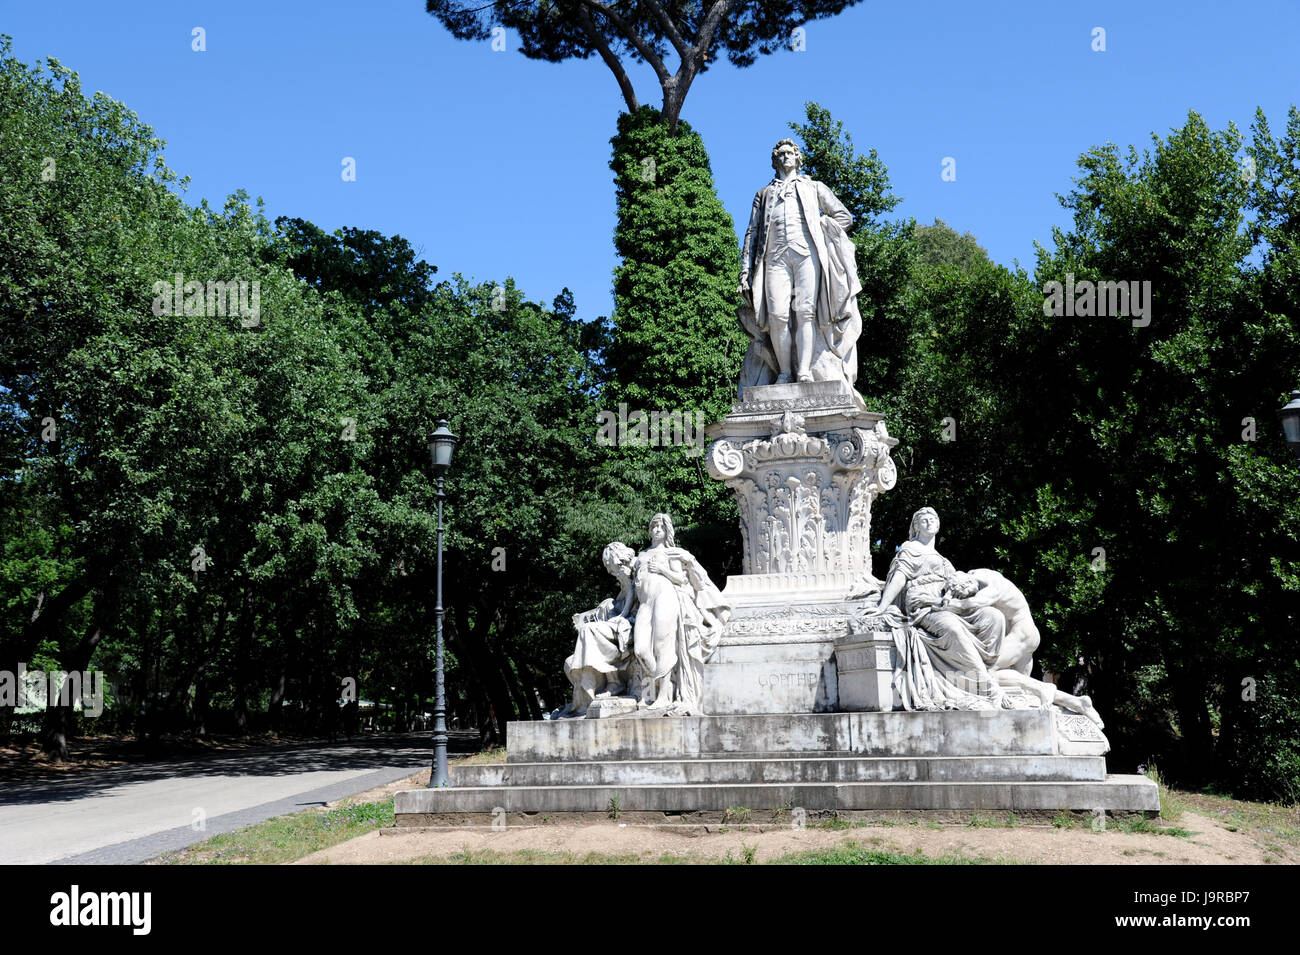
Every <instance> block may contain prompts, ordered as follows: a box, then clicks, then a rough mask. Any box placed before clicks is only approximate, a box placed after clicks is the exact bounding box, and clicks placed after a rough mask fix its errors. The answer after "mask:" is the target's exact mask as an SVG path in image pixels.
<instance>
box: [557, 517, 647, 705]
mask: <svg viewBox="0 0 1300 955" xmlns="http://www.w3.org/2000/svg"><path fill="white" fill-rule="evenodd" d="M634 559H635V555H634V554H633V552H632V548H630V547H628V546H627V545H626V544H623V543H621V542H619V541H615V542H614V543H612V544H610V545H609V546H607V547H606V548H605V550H604V551H603V552H602V554H601V562H602V563H603V564H604V565H605V570H607V571H609V573H610V574H611V575H612V576H613V577H614V579H616V580H617V581H618V585H619V590H618V597H616V598H612V599H611V598H606V599H605V600H603V601H601V603H600V606H599V607H596V608H595V609H594V610H588V611H585V612H584V613H577V614H574V615H573V628H574V630H576V631H577V635H578V640H577V644H576V646H575V647H574V650H573V655H572V656H570V657H569V658H568V659H567V660H565V661H564V674H565V676H567V677H568V678H569V682H570V683H572V684H573V699H572V700H571V701H570V703H569V705H568V706H566V707H564V708H563V709H561V710H559V711H558V712H556V714H555V715H556V717H566V716H583V715H584V714H586V712H587V708H588V707H589V706H591V704H592V702H593V701H595V700H598V699H604V698H606V697H611V696H623V695H628V696H633V695H635V694H636V691H637V690H638V689H639V687H638V686H636V682H637V681H636V676H635V673H634V670H635V658H634V656H633V654H632V628H633V625H634V622H635V620H636V593H635V590H634V588H633V586H632V562H633V560H634Z"/></svg>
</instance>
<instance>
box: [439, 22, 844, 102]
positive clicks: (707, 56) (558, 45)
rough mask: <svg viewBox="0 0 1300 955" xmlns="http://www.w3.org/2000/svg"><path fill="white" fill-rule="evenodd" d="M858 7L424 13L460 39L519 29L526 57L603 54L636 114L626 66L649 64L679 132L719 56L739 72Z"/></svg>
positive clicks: (561, 58) (555, 58)
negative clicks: (694, 92)
mask: <svg viewBox="0 0 1300 955" xmlns="http://www.w3.org/2000/svg"><path fill="white" fill-rule="evenodd" d="M855 2H856V0H804V2H801V3H793V2H789V0H782V2H771V0H765V2H761V3H760V2H757V0H713V2H711V3H708V4H701V3H680V2H675V0H637V2H627V0H612V2H609V3H601V2H598V0H574V2H571V3H551V2H540V3H518V2H509V0H497V2H495V3H487V4H482V3H465V2H462V0H427V3H426V6H425V9H426V10H427V11H428V12H429V13H431V14H433V15H434V16H435V17H437V19H438V21H439V22H440V23H441V24H442V25H443V26H444V27H446V28H447V29H448V30H449V31H450V32H451V34H452V36H454V37H456V38H458V39H461V40H480V41H482V40H487V39H489V38H492V37H493V30H494V29H499V28H500V27H503V26H505V27H509V28H511V29H512V30H517V31H518V32H519V38H520V52H521V53H523V54H524V56H526V57H529V58H531V59H538V60H547V61H549V62H552V63H560V62H563V61H564V60H567V59H579V60H585V59H587V58H589V57H591V56H593V55H595V56H599V57H600V58H601V60H602V61H603V62H604V63H605V65H606V66H607V67H609V69H610V72H612V73H613V74H614V78H615V79H616V80H617V81H618V86H619V90H620V91H621V92H622V94H623V100H624V102H626V103H627V108H628V112H630V113H635V112H636V111H637V110H638V109H640V107H641V103H640V101H639V100H638V99H637V96H636V90H635V87H634V86H633V83H632V78H631V77H630V76H629V75H628V72H627V67H626V66H625V61H627V60H630V61H631V62H633V63H647V64H649V66H650V68H651V69H652V70H654V74H655V79H656V80H657V81H658V83H659V86H660V89H661V91H662V94H663V107H662V113H663V117H664V121H665V122H666V123H667V124H668V126H669V127H670V128H676V126H677V120H678V117H679V116H680V115H681V111H682V104H683V103H684V102H685V100H686V93H687V92H688V91H689V90H690V88H691V84H692V83H693V82H695V77H696V76H698V75H699V74H700V73H703V72H704V71H705V70H707V69H708V67H709V63H710V62H711V61H716V60H717V59H718V57H719V55H720V54H722V53H725V54H726V56H727V59H728V60H730V61H731V64H732V65H733V66H740V67H745V66H750V65H752V64H753V63H754V61H755V60H756V59H757V58H758V57H759V56H760V55H767V54H769V53H774V52H775V51H776V50H778V49H780V48H782V47H784V48H787V49H789V48H791V47H793V46H795V45H796V36H797V34H796V30H797V29H799V28H800V27H802V26H803V25H804V24H805V23H810V22H812V21H814V20H820V19H822V18H823V17H830V16H834V15H835V14H837V13H839V12H840V11H841V10H843V9H844V8H845V7H848V6H852V5H853V4H854V3H855ZM670 46H671V47H672V52H671V53H670V52H669V47H670ZM673 56H675V57H676V58H677V68H676V70H671V69H670V66H671V60H672V57H673Z"/></svg>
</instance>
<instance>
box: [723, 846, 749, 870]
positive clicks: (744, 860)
mask: <svg viewBox="0 0 1300 955" xmlns="http://www.w3.org/2000/svg"><path fill="white" fill-rule="evenodd" d="M722 861H723V863H724V864H725V865H755V864H757V862H758V846H747V845H745V844H744V843H743V842H742V843H741V844H740V855H739V856H733V855H732V854H731V850H730V849H728V850H727V854H726V855H725V856H723V857H722Z"/></svg>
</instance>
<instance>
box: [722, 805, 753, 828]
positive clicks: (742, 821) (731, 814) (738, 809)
mask: <svg viewBox="0 0 1300 955" xmlns="http://www.w3.org/2000/svg"><path fill="white" fill-rule="evenodd" d="M750 815H751V813H750V811H749V807H748V806H728V807H727V811H726V812H724V813H723V814H722V821H723V822H732V823H735V824H736V825H738V826H743V825H746V824H747V823H748V822H749V817H750Z"/></svg>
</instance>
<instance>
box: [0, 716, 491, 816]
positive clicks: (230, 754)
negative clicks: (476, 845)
mask: <svg viewBox="0 0 1300 955" xmlns="http://www.w3.org/2000/svg"><path fill="white" fill-rule="evenodd" d="M448 736H449V737H450V739H449V744H448V748H449V749H450V750H451V751H452V752H457V751H460V752H464V751H468V750H473V749H477V746H478V734H477V733H474V732H452V733H449V734H448ZM432 754H433V742H432V740H431V738H430V734H429V733H427V732H422V733H409V734H397V733H383V734H378V735H374V736H367V737H365V738H357V739H353V740H351V741H349V742H344V741H340V742H335V743H329V742H314V743H290V744H280V745H276V746H270V747H265V748H255V749H242V750H234V751H225V752H216V753H211V754H208V755H204V756H199V757H195V758H190V759H181V760H168V761H166V762H153V763H133V764H130V765H125V766H112V767H108V768H105V769H81V770H77V771H73V772H68V773H63V774H60V775H59V776H54V777H44V778H39V779H23V780H5V781H0V806H13V805H25V804H31V803H56V802H67V801H71V800H76V799H84V798H85V797H87V796H94V795H96V794H97V793H102V792H105V791H106V790H109V789H113V788H115V787H117V786H125V785H130V784H133V783H143V782H155V781H157V780H161V779H182V778H190V777H196V776H291V775H296V774H298V773H311V772H339V771H346V770H366V769H370V770H375V769H383V768H385V767H387V766H406V765H409V766H410V767H411V769H412V771H415V770H417V769H419V768H421V767H422V766H424V765H426V764H427V763H428V762H429V760H430V759H431V758H432Z"/></svg>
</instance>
